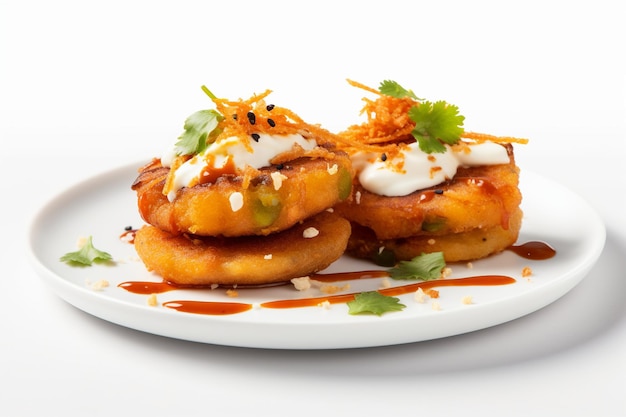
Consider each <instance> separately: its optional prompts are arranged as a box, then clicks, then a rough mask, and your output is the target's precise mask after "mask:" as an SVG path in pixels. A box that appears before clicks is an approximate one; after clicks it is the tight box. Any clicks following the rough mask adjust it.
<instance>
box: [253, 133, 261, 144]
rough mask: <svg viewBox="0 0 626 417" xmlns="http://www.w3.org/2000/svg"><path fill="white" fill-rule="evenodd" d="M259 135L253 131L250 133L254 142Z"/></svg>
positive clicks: (257, 139)
mask: <svg viewBox="0 0 626 417" xmlns="http://www.w3.org/2000/svg"><path fill="white" fill-rule="evenodd" d="M260 137H261V136H260V135H259V134H258V133H253V134H252V139H254V141H255V142H258V141H259V138H260Z"/></svg>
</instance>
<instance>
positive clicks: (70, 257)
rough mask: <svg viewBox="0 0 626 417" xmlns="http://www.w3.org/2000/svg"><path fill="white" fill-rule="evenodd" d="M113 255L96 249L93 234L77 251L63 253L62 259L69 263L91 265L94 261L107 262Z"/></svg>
mask: <svg viewBox="0 0 626 417" xmlns="http://www.w3.org/2000/svg"><path fill="white" fill-rule="evenodd" d="M111 259H113V257H112V256H111V255H110V254H109V253H107V252H104V251H101V250H99V249H96V248H95V246H94V245H93V239H92V237H91V236H89V237H88V238H87V240H86V241H85V243H84V244H83V245H82V246H81V247H80V249H79V250H77V251H75V252H68V253H66V254H65V255H63V256H62V257H61V258H60V260H61V262H66V263H67V264H69V265H82V266H91V265H92V264H93V263H94V262H107V261H110V260H111Z"/></svg>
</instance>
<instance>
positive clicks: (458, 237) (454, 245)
mask: <svg viewBox="0 0 626 417" xmlns="http://www.w3.org/2000/svg"><path fill="white" fill-rule="evenodd" d="M521 225H522V211H521V210H520V209H517V210H515V211H514V212H513V213H512V214H511V217H510V221H509V224H508V228H506V229H504V228H503V227H502V226H500V225H496V226H493V227H488V228H475V229H472V230H468V231H464V232H459V233H448V234H444V235H439V236H435V237H432V236H412V237H407V238H399V239H378V238H376V235H375V234H374V233H373V231H372V230H371V229H368V228H366V227H362V226H359V225H353V227H352V235H351V237H350V241H349V243H348V247H347V249H346V252H347V253H348V254H350V255H352V256H355V257H357V258H363V259H369V260H373V261H374V262H376V263H380V264H389V265H392V264H394V263H395V262H397V261H408V260H410V259H412V258H414V257H416V256H419V255H421V254H422V253H432V252H443V255H444V259H445V260H446V262H460V261H471V260H475V259H481V258H485V257H487V256H489V255H493V254H495V253H498V252H501V251H502V250H504V249H506V248H508V247H509V246H511V245H513V244H514V243H515V241H516V240H517V237H518V234H519V230H520V227H521Z"/></svg>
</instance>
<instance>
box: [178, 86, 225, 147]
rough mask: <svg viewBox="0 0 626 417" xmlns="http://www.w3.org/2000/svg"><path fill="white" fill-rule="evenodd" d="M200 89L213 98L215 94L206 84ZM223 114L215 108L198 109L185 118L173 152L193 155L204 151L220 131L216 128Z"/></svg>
mask: <svg viewBox="0 0 626 417" xmlns="http://www.w3.org/2000/svg"><path fill="white" fill-rule="evenodd" d="M202 91H204V92H205V94H206V95H207V96H209V98H211V99H212V100H215V99H216V97H215V94H213V93H212V92H211V90H209V89H208V88H207V87H206V86H204V85H203V86H202ZM222 120H224V116H223V115H222V114H220V113H219V112H218V111H216V110H212V109H211V110H199V111H197V112H195V113H193V114H192V115H191V116H189V117H188V118H187V119H186V120H185V125H184V132H183V133H182V134H181V135H180V136H179V137H178V141H177V142H176V144H175V149H174V150H175V152H176V153H177V154H178V155H195V154H198V153H201V152H202V151H204V150H205V149H206V148H207V146H209V144H210V143H212V142H213V141H214V140H215V137H216V136H217V135H218V134H219V133H220V132H219V129H218V128H217V127H218V125H219V123H220V122H221V121H222Z"/></svg>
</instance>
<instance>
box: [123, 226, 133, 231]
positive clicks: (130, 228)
mask: <svg viewBox="0 0 626 417" xmlns="http://www.w3.org/2000/svg"><path fill="white" fill-rule="evenodd" d="M124 230H126V231H131V230H133V226H126V227H125V228H124Z"/></svg>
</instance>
